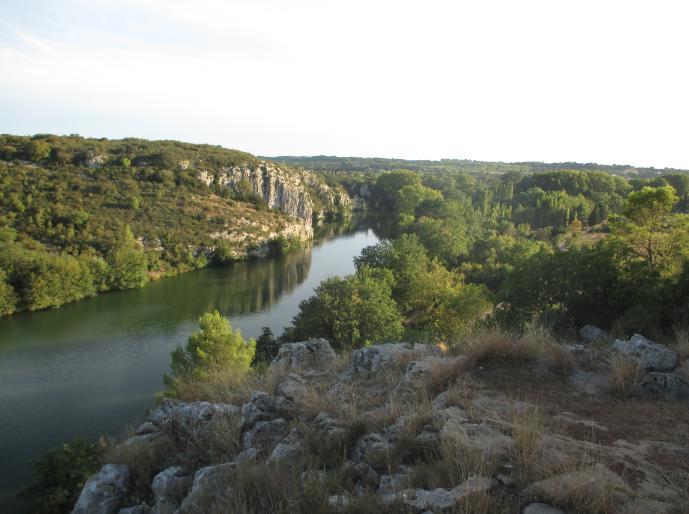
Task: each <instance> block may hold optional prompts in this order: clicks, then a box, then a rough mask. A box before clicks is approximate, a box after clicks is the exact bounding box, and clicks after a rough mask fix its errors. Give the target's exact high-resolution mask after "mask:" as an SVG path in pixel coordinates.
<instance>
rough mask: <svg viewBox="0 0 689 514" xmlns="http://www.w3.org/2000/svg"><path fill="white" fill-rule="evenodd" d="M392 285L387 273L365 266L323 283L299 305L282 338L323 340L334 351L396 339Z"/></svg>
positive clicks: (399, 327)
mask: <svg viewBox="0 0 689 514" xmlns="http://www.w3.org/2000/svg"><path fill="white" fill-rule="evenodd" d="M393 282H394V278H393V275H392V272H390V271H389V270H385V269H371V268H368V267H361V268H359V269H358V270H357V272H356V273H355V274H354V275H350V276H348V277H345V278H340V277H333V278H329V279H327V280H324V281H323V282H321V283H320V285H319V286H318V287H317V288H316V290H315V293H316V294H315V295H314V296H312V297H311V298H309V299H307V300H304V301H303V302H301V303H300V304H299V313H298V314H297V315H296V316H295V317H294V319H293V320H292V327H288V329H286V334H285V335H286V338H288V339H291V340H303V339H307V338H309V337H325V338H327V339H329V340H330V342H331V343H333V344H334V345H335V346H336V347H338V348H360V347H361V346H364V345H367V344H370V343H374V342H380V341H394V340H396V339H398V338H399V337H400V336H401V334H402V318H401V315H400V312H399V308H398V306H397V304H396V303H395V301H394V300H393V299H392V298H391V293H392V284H393Z"/></svg>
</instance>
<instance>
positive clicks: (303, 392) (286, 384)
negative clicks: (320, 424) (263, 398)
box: [277, 373, 309, 403]
mask: <svg viewBox="0 0 689 514" xmlns="http://www.w3.org/2000/svg"><path fill="white" fill-rule="evenodd" d="M277 393H278V394H279V395H280V396H282V397H284V398H286V399H288V400H290V401H293V402H295V403H300V402H303V401H304V400H305V399H307V398H308V394H309V388H308V387H307V386H306V382H305V381H304V379H303V378H301V377H300V376H299V375H296V374H294V373H290V374H289V375H287V378H286V379H285V380H284V381H283V382H281V383H280V385H278V387H277Z"/></svg>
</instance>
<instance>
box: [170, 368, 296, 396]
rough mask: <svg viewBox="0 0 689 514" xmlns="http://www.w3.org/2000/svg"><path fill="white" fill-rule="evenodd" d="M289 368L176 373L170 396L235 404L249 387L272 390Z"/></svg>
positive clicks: (254, 389) (251, 390) (274, 389)
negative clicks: (201, 374) (196, 374)
mask: <svg viewBox="0 0 689 514" xmlns="http://www.w3.org/2000/svg"><path fill="white" fill-rule="evenodd" d="M288 373H289V369H287V368H286V367H284V366H271V367H269V368H267V369H265V370H263V371H256V370H251V371H249V372H248V373H246V374H244V375H237V373H236V371H233V370H221V371H216V372H212V373H208V374H206V375H205V376H204V377H203V378H201V377H197V376H194V375H189V376H183V377H177V378H175V379H174V387H173V388H172V389H171V390H169V391H168V392H169V393H172V394H169V396H170V397H172V398H175V399H177V400H181V401H184V402H195V401H209V402H219V403H232V404H239V403H244V402H246V401H247V400H248V399H249V397H250V396H251V393H252V392H253V391H257V390H258V391H265V392H266V393H268V394H273V395H274V394H275V393H276V389H277V386H278V385H279V384H280V383H281V382H282V381H283V380H284V379H285V378H286V377H287V374H288Z"/></svg>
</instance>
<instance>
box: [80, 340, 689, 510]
mask: <svg viewBox="0 0 689 514" xmlns="http://www.w3.org/2000/svg"><path fill="white" fill-rule="evenodd" d="M587 337H588V339H589V341H584V342H583V343H577V344H575V345H564V344H561V343H558V342H556V341H554V340H553V339H552V337H551V336H549V335H548V334H547V333H546V332H543V331H531V332H527V333H526V334H523V335H521V336H518V337H517V336H513V335H510V334H506V333H502V332H489V333H483V334H480V335H479V336H476V337H474V338H472V339H470V340H468V341H467V342H466V345H465V346H464V347H463V350H462V351H461V352H460V354H459V355H456V356H452V355H448V354H446V353H444V352H443V351H442V349H440V348H437V347H433V346H428V345H420V344H417V345H410V344H406V343H395V344H384V345H376V346H372V347H368V348H363V349H360V350H356V351H355V352H353V354H352V355H351V356H338V355H336V354H335V353H334V352H333V351H332V350H331V349H330V346H329V345H328V343H327V341H325V340H312V341H309V342H305V343H292V344H286V345H283V346H282V347H281V349H280V352H279V354H278V357H277V358H276V360H275V361H274V362H273V364H272V366H271V367H270V368H269V369H268V370H267V371H266V372H265V373H263V374H261V375H256V376H253V377H250V378H249V379H247V380H245V381H243V382H242V383H240V384H237V383H234V384H233V383H216V384H205V387H202V388H199V390H198V393H199V396H196V397H194V395H191V396H189V397H188V398H185V400H186V402H185V401H179V400H177V401H172V400H166V401H164V402H163V403H162V404H161V406H160V407H158V408H157V409H155V410H154V411H153V412H152V413H151V414H150V416H149V418H148V420H147V421H146V422H145V423H144V424H143V425H141V426H140V427H139V428H138V429H137V431H136V434H135V435H134V436H132V437H131V438H129V439H127V440H126V441H125V442H124V443H122V444H121V445H119V446H117V447H115V448H114V449H113V450H112V451H111V452H110V455H109V456H108V458H107V459H106V460H107V462H108V463H109V464H108V465H107V466H106V467H104V468H103V469H102V470H101V471H100V472H99V473H97V474H96V475H94V476H93V477H92V478H91V479H90V481H89V483H88V484H87V485H86V487H85V488H84V490H83V492H82V494H81V497H80V499H79V502H78V503H77V507H76V509H75V511H74V512H75V513H79V514H81V513H86V512H95V510H94V509H97V508H99V507H102V505H103V504H104V502H106V501H107V502H112V503H111V505H115V506H117V508H119V507H125V508H126V509H123V510H121V511H120V512H122V513H125V512H126V513H132V512H158V513H161V512H176V513H179V514H184V513H199V512H204V513H216V512H217V513H220V512H235V513H242V512H252V513H259V512H261V513H264V512H304V513H306V512H308V513H314V512H417V513H418V512H435V513H439V512H461V513H474V514H477V513H489V512H490V513H493V512H495V513H498V512H504V513H514V512H524V513H528V514H533V513H545V512H548V513H552V514H555V513H563V512H575V513H620V514H621V513H673V512H676V513H680V512H682V509H683V508H684V507H686V501H687V485H688V484H689V481H688V477H689V439H688V438H687V434H686V430H684V428H685V427H686V426H687V425H688V424H689V418H688V417H687V416H688V414H687V409H686V398H685V399H681V398H682V396H679V397H678V400H676V401H665V402H663V403H658V402H657V399H658V398H659V397H660V396H663V394H664V392H663V390H660V389H651V390H649V389H648V388H646V387H645V386H644V385H643V380H641V382H640V383H637V384H636V388H635V389H634V391H635V394H638V395H639V398H637V399H634V400H626V399H620V398H618V397H616V396H614V395H611V394H610V393H609V392H606V391H605V390H606V389H607V386H608V383H609V381H610V383H614V372H615V366H614V364H613V362H614V360H611V359H612V358H613V356H614V355H622V354H624V355H626V356H627V357H628V358H630V359H632V360H634V362H635V363H636V364H637V365H639V366H642V367H643V366H646V367H647V370H646V371H643V372H642V375H641V376H642V377H643V378H646V377H648V376H649V375H652V374H653V373H661V372H659V371H652V369H654V368H653V366H656V365H662V362H663V360H662V358H660V360H657V359H656V360H654V361H653V362H651V361H649V360H648V359H647V360H644V359H646V357H648V356H649V355H651V354H653V355H655V356H656V357H658V355H659V353H658V352H661V353H662V351H670V350H667V349H662V348H661V349H658V348H655V347H653V346H650V345H652V344H653V343H651V342H648V341H646V342H645V343H644V345H645V346H643V349H642V350H639V348H641V347H640V346H639V345H638V344H637V343H638V341H639V340H638V338H637V340H632V341H619V342H616V343H615V344H614V345H610V344H609V343H608V342H607V341H605V340H601V339H600V338H597V339H598V340H595V341H594V340H593V339H594V338H591V337H589V335H587ZM637 350H639V351H637ZM649 352H650V353H649ZM675 357H676V354H675ZM668 362H669V361H668ZM676 365H677V361H675V363H674V364H673V366H676ZM662 373H670V372H668V371H664V372H662ZM674 373H676V374H678V376H680V374H681V372H679V371H675V372H674ZM582 374H585V376H586V377H587V379H586V380H582V377H581V375H582ZM596 377H598V378H600V377H602V378H603V379H604V380H602V381H601V380H599V379H598V378H596ZM682 380H684V379H682ZM684 383H685V384H686V381H685V382H684ZM592 384H593V385H597V386H599V387H593V388H592ZM649 395H651V396H649ZM199 400H207V401H199ZM673 425H674V426H673ZM117 508H114V509H113V510H112V512H117ZM127 509H131V510H127ZM149 509H150V510H149Z"/></svg>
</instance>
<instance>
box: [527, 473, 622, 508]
mask: <svg viewBox="0 0 689 514" xmlns="http://www.w3.org/2000/svg"><path fill="white" fill-rule="evenodd" d="M581 471H583V472H584V475H583V476H582V477H581V478H580V479H579V480H578V481H574V480H573V482H572V483H570V484H568V485H567V486H561V487H554V488H552V489H549V490H547V491H540V493H539V494H538V495H537V497H536V498H535V499H538V500H539V501H545V502H547V503H550V504H552V505H556V506H558V507H564V508H566V509H567V512H571V513H572V514H613V513H616V512H619V510H618V509H619V507H620V504H621V503H622V502H623V498H627V497H628V495H629V494H631V493H632V492H631V491H630V490H628V489H626V488H624V490H620V489H619V488H618V486H617V485H616V484H615V483H613V482H611V481H610V480H606V479H597V478H596V477H593V476H589V475H588V474H587V470H581ZM532 499H534V498H532Z"/></svg>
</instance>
